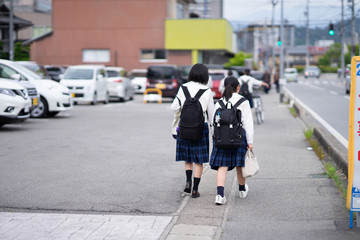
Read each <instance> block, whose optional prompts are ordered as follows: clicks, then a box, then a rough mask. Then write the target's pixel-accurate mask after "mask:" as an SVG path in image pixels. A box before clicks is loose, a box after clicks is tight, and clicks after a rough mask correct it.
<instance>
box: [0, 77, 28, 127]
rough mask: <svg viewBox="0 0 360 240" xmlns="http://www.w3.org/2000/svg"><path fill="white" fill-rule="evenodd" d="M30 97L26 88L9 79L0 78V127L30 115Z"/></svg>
mask: <svg viewBox="0 0 360 240" xmlns="http://www.w3.org/2000/svg"><path fill="white" fill-rule="evenodd" d="M30 106H31V98H30V97H29V96H28V94H27V91H26V89H25V88H24V87H23V86H21V85H20V84H19V83H17V82H14V81H11V80H0V127H1V126H3V125H4V124H7V123H12V122H18V121H23V120H25V119H27V118H29V117H30Z"/></svg>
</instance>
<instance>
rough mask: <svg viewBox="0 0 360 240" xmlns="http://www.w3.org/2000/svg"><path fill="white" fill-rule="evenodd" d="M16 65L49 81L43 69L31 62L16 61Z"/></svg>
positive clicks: (48, 76)
mask: <svg viewBox="0 0 360 240" xmlns="http://www.w3.org/2000/svg"><path fill="white" fill-rule="evenodd" d="M17 63H18V64H20V65H22V66H24V67H26V68H28V69H30V70H32V71H34V72H36V73H37V74H39V75H40V76H41V77H42V78H44V79H51V76H50V75H49V74H48V72H47V71H46V69H45V67H44V66H42V65H40V64H38V63H36V62H33V61H17Z"/></svg>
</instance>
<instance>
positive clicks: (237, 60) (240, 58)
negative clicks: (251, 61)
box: [225, 52, 251, 67]
mask: <svg viewBox="0 0 360 240" xmlns="http://www.w3.org/2000/svg"><path fill="white" fill-rule="evenodd" d="M246 58H251V54H247V53H244V52H238V53H237V54H235V56H234V57H233V58H230V59H229V62H227V63H225V67H233V66H244V65H245V59H246Z"/></svg>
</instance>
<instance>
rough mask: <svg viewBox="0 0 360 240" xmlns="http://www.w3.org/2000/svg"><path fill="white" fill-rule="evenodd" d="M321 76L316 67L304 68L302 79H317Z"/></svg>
mask: <svg viewBox="0 0 360 240" xmlns="http://www.w3.org/2000/svg"><path fill="white" fill-rule="evenodd" d="M320 75H321V71H320V69H319V68H318V67H317V66H310V67H307V68H305V70H304V77H305V78H308V77H316V78H319V77H320Z"/></svg>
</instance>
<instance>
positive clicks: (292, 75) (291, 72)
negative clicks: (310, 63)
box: [284, 68, 298, 82]
mask: <svg viewBox="0 0 360 240" xmlns="http://www.w3.org/2000/svg"><path fill="white" fill-rule="evenodd" d="M284 77H285V78H286V81H287V82H297V81H298V72H297V69H296V68H285V69H284Z"/></svg>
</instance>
